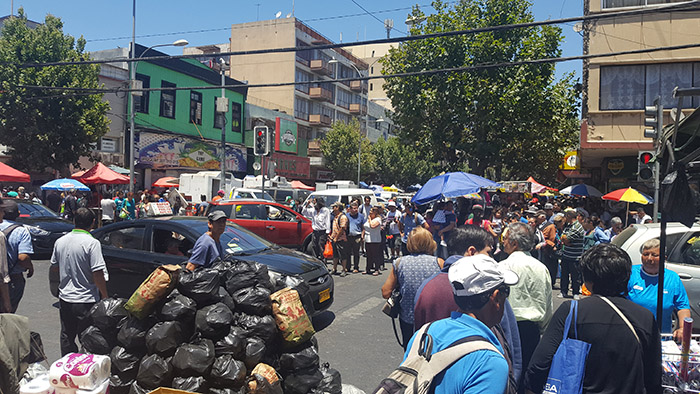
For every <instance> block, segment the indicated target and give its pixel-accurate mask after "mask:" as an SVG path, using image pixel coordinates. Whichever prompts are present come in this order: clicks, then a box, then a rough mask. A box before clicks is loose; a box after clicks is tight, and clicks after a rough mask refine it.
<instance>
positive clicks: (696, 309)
mask: <svg viewBox="0 0 700 394" xmlns="http://www.w3.org/2000/svg"><path fill="white" fill-rule="evenodd" d="M660 233H661V229H660V225H659V224H658V223H649V224H634V225H632V226H630V227H628V228H627V229H625V230H624V231H623V232H621V233H620V234H619V235H618V236H617V237H615V239H613V241H612V243H613V244H615V245H617V246H619V247H621V248H622V249H623V250H624V251H626V252H627V253H628V254H629V255H630V258H631V259H632V264H641V263H642V251H641V249H642V244H644V242H646V241H647V240H649V239H652V238H659V235H660ZM666 256H667V259H666V268H668V269H670V270H672V271H674V272H676V273H677V274H678V276H680V278H681V281H682V282H683V285H684V286H685V291H686V292H687V293H688V301H689V302H690V313H691V316H692V317H693V320H695V321H700V224H697V223H696V224H694V225H693V227H691V228H688V227H685V226H684V225H682V224H680V223H668V226H667V227H666ZM698 328H699V329H700V326H699V327H698ZM693 331H696V330H693Z"/></svg>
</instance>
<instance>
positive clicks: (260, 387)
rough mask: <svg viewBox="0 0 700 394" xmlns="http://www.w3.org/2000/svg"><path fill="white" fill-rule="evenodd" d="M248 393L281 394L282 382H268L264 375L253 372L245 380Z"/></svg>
mask: <svg viewBox="0 0 700 394" xmlns="http://www.w3.org/2000/svg"><path fill="white" fill-rule="evenodd" d="M246 383H247V386H248V393H250V394H283V393H284V392H283V391H282V384H281V383H280V381H279V380H277V381H276V382H275V383H270V382H268V381H267V379H265V377H264V376H262V375H259V374H253V375H251V376H248V379H247V380H246Z"/></svg>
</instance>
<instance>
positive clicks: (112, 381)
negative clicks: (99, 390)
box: [109, 374, 136, 394]
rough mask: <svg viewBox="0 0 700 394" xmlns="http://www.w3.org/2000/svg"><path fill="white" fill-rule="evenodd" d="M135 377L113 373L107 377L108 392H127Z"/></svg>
mask: <svg viewBox="0 0 700 394" xmlns="http://www.w3.org/2000/svg"><path fill="white" fill-rule="evenodd" d="M135 383H136V381H135V378H125V377H123V376H119V375H116V374H113V375H112V376H110V378H109V393H110V394H128V393H129V390H130V389H131V385H133V384H135Z"/></svg>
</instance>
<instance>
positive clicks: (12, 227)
mask: <svg viewBox="0 0 700 394" xmlns="http://www.w3.org/2000/svg"><path fill="white" fill-rule="evenodd" d="M17 227H22V225H21V224H17V223H15V224H12V225H10V226H9V227H7V228H6V229H4V230H2V233H3V234H4V235H5V238H10V234H12V232H13V231H15V229H16V228H17Z"/></svg>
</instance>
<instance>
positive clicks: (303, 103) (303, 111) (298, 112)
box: [294, 97, 309, 120]
mask: <svg viewBox="0 0 700 394" xmlns="http://www.w3.org/2000/svg"><path fill="white" fill-rule="evenodd" d="M294 117H295V118H299V119H303V120H309V102H308V101H307V100H304V99H301V98H299V97H296V98H294Z"/></svg>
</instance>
